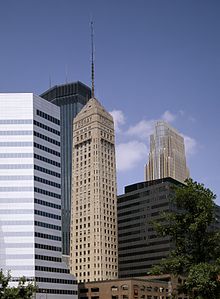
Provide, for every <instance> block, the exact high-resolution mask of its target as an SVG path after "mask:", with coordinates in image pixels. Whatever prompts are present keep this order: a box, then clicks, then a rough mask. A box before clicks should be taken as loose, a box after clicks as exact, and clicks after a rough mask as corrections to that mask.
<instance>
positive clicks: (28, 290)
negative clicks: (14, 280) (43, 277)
mask: <svg viewBox="0 0 220 299" xmlns="http://www.w3.org/2000/svg"><path fill="white" fill-rule="evenodd" d="M10 281H11V275H10V273H9V272H8V273H7V275H4V273H3V271H2V270H1V271H0V299H30V298H33V294H34V293H35V292H36V290H37V288H36V286H35V284H34V283H33V282H29V283H27V280H26V278H25V277H21V278H20V280H19V282H18V286H17V287H9V283H10Z"/></svg>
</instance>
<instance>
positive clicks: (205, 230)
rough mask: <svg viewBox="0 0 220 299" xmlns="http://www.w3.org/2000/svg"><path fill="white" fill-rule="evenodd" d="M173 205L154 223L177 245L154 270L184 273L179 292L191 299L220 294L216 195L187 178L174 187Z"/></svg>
mask: <svg viewBox="0 0 220 299" xmlns="http://www.w3.org/2000/svg"><path fill="white" fill-rule="evenodd" d="M174 191H175V192H174V196H173V198H172V202H173V206H174V209H173V211H171V212H166V213H164V214H163V216H164V218H165V222H163V223H162V222H160V223H159V222H158V223H155V229H156V231H157V233H158V234H159V235H160V236H170V238H171V241H172V242H173V243H174V245H175V246H174V249H173V250H172V251H171V252H170V254H169V255H168V257H167V258H166V259H163V260H162V261H161V263H160V264H158V265H156V266H155V267H153V269H152V271H151V274H165V273H169V274H173V275H175V276H178V275H182V276H184V277H185V280H184V283H183V284H182V285H181V286H180V287H179V292H184V293H185V294H187V295H188V296H189V298H192V299H208V298H210V299H219V298H220V281H219V275H220V232H219V231H218V230H216V229H214V226H213V225H214V223H215V219H214V217H215V212H214V209H215V204H214V200H215V198H216V196H215V195H214V194H213V193H212V192H211V191H210V190H209V189H207V188H205V187H204V185H203V184H199V183H197V182H194V181H193V180H192V179H188V180H186V185H182V186H178V187H174Z"/></svg>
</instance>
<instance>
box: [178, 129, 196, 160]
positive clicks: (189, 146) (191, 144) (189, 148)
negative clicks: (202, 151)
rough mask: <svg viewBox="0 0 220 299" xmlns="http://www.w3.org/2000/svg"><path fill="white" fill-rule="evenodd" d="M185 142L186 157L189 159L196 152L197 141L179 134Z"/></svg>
mask: <svg viewBox="0 0 220 299" xmlns="http://www.w3.org/2000/svg"><path fill="white" fill-rule="evenodd" d="M181 135H182V136H183V138H184V141H185V150H186V156H187V157H190V156H192V155H194V154H195V153H196V151H197V147H198V143H197V141H196V140H195V139H194V138H192V137H189V136H186V135H184V134H181Z"/></svg>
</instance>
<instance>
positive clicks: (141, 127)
mask: <svg viewBox="0 0 220 299" xmlns="http://www.w3.org/2000/svg"><path fill="white" fill-rule="evenodd" d="M154 122H155V121H154V120H141V121H140V122H138V123H137V124H136V125H134V126H130V128H129V129H128V130H127V132H126V134H127V135H129V136H135V137H138V138H140V139H148V138H149V136H150V135H151V134H152V133H153V130H154Z"/></svg>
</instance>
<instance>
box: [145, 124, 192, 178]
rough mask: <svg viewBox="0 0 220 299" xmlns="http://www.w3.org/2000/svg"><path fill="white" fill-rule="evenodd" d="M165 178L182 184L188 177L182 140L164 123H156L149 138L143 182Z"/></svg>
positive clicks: (175, 131)
mask: <svg viewBox="0 0 220 299" xmlns="http://www.w3.org/2000/svg"><path fill="white" fill-rule="evenodd" d="M165 177H171V178H173V179H175V180H177V181H179V182H184V181H185V180H186V178H188V177H189V170H188V168H187V166H186V155H185V145H184V138H183V137H182V136H181V135H180V133H179V132H178V131H177V130H176V129H174V128H173V127H171V126H170V125H169V124H168V123H166V122H165V121H158V122H157V123H156V124H155V129H154V133H153V134H152V135H151V136H150V153H149V160H148V163H147V165H146V167H145V180H146V181H151V180H156V179H162V178H165Z"/></svg>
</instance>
